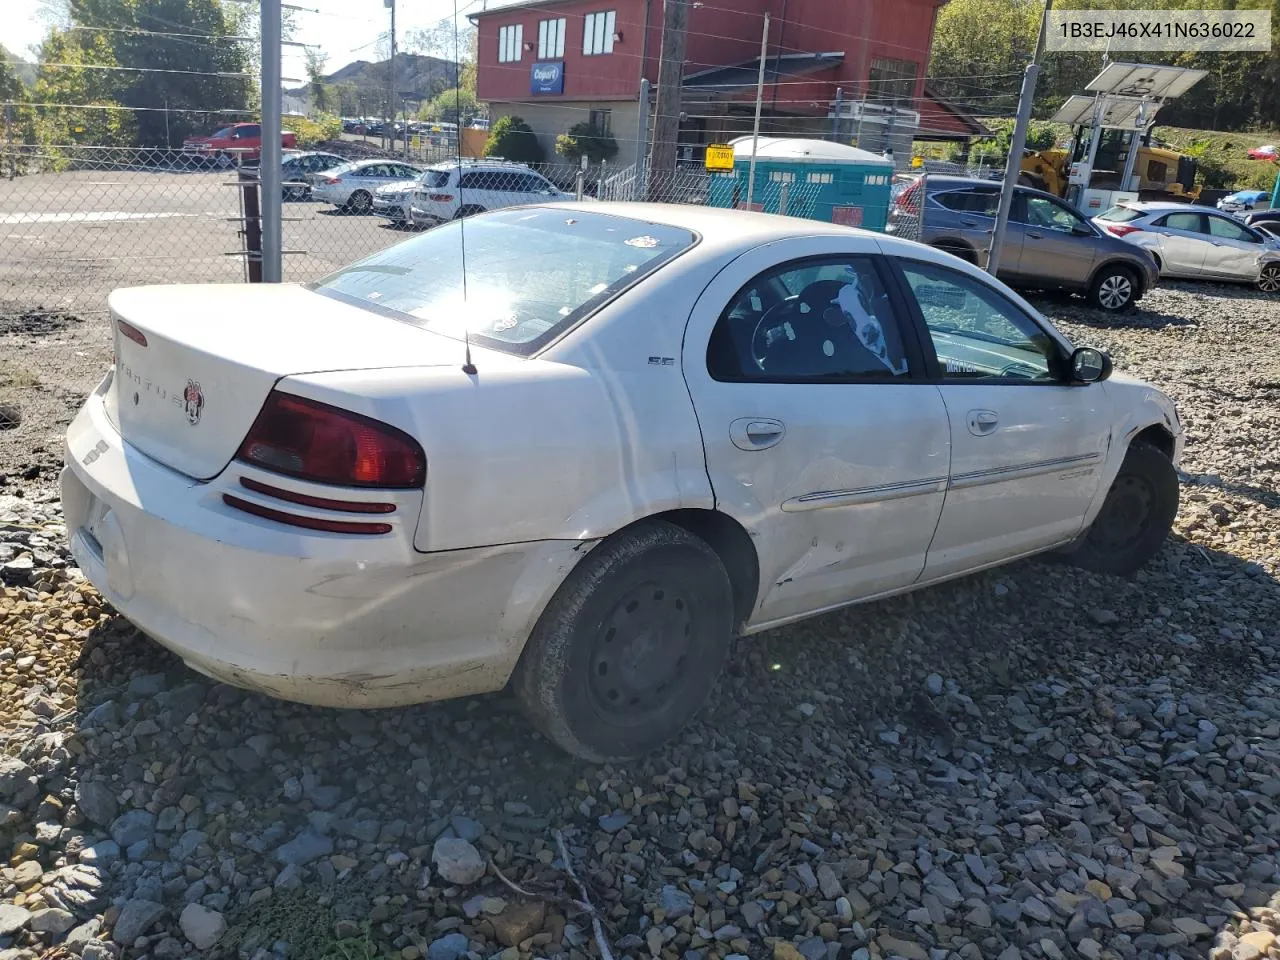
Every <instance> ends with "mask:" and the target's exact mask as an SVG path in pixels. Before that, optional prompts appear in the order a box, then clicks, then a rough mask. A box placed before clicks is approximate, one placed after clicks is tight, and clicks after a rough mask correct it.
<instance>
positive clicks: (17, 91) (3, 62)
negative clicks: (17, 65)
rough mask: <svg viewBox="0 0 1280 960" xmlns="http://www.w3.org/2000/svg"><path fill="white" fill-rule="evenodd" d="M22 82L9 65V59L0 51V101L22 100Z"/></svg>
mask: <svg viewBox="0 0 1280 960" xmlns="http://www.w3.org/2000/svg"><path fill="white" fill-rule="evenodd" d="M22 93H23V87H22V81H21V80H19V79H18V73H17V71H16V70H14V69H13V65H12V64H11V63H9V58H8V57H6V56H4V54H3V52H2V51H0V101H4V100H20V99H22Z"/></svg>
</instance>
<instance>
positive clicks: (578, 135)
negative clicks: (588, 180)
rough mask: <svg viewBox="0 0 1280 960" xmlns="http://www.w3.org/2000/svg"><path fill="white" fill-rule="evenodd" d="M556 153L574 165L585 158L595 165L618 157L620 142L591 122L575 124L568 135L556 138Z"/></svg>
mask: <svg viewBox="0 0 1280 960" xmlns="http://www.w3.org/2000/svg"><path fill="white" fill-rule="evenodd" d="M556 153H558V154H560V156H562V157H564V158H565V159H566V160H571V161H573V162H574V163H579V162H581V160H582V158H583V157H586V158H587V160H588V161H589V162H591V163H593V164H595V165H597V166H598V165H599V164H601V163H603V162H605V161H606V160H612V159H613V158H614V157H616V156H617V155H618V141H617V140H615V139H613V137H612V136H611V135H610V134H608V133H604V132H603V131H600V130H597V129H596V128H595V127H593V126H592V125H591V122H590V121H589V120H583V121H581V122H579V123H575V124H574V125H573V126H572V127H570V128H569V132H568V133H562V134H560V136H558V137H556Z"/></svg>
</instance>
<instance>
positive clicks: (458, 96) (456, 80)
mask: <svg viewBox="0 0 1280 960" xmlns="http://www.w3.org/2000/svg"><path fill="white" fill-rule="evenodd" d="M453 93H454V105H455V112H456V113H457V115H458V117H457V123H455V124H454V127H455V128H456V130H457V133H456V134H455V140H454V145H453V146H454V161H455V162H456V163H457V165H458V215H459V216H458V237H459V241H460V243H461V245H462V304H463V308H462V309H463V313H464V314H465V313H466V312H467V309H466V303H467V218H466V215H465V214H464V212H463V211H465V210H466V204H465V203H464V201H463V196H462V50H461V46H460V44H459V42H458V0H453ZM462 342H463V349H464V350H465V354H464V356H463V363H462V372H463V373H465V374H466V375H467V376H469V377H474V376H475V375H476V374H477V373H479V372H480V371H479V370H477V369H476V365H475V364H474V363H472V362H471V321H470V319H468V318H466V317H465V316H464V318H463V327H462Z"/></svg>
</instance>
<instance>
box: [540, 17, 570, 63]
mask: <svg viewBox="0 0 1280 960" xmlns="http://www.w3.org/2000/svg"><path fill="white" fill-rule="evenodd" d="M564 25H565V18H564V17H560V18H559V19H556V20H543V21H542V22H541V23H539V24H538V59H539V60H558V59H559V58H560V57H563V56H564Z"/></svg>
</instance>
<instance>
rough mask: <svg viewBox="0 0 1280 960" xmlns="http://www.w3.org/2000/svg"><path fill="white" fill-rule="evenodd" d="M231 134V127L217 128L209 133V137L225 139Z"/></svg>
mask: <svg viewBox="0 0 1280 960" xmlns="http://www.w3.org/2000/svg"><path fill="white" fill-rule="evenodd" d="M229 136H231V128H230V127H223V128H222V129H221V130H215V131H213V133H211V134H209V138H210V139H211V140H225V139H227V137H229Z"/></svg>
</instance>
